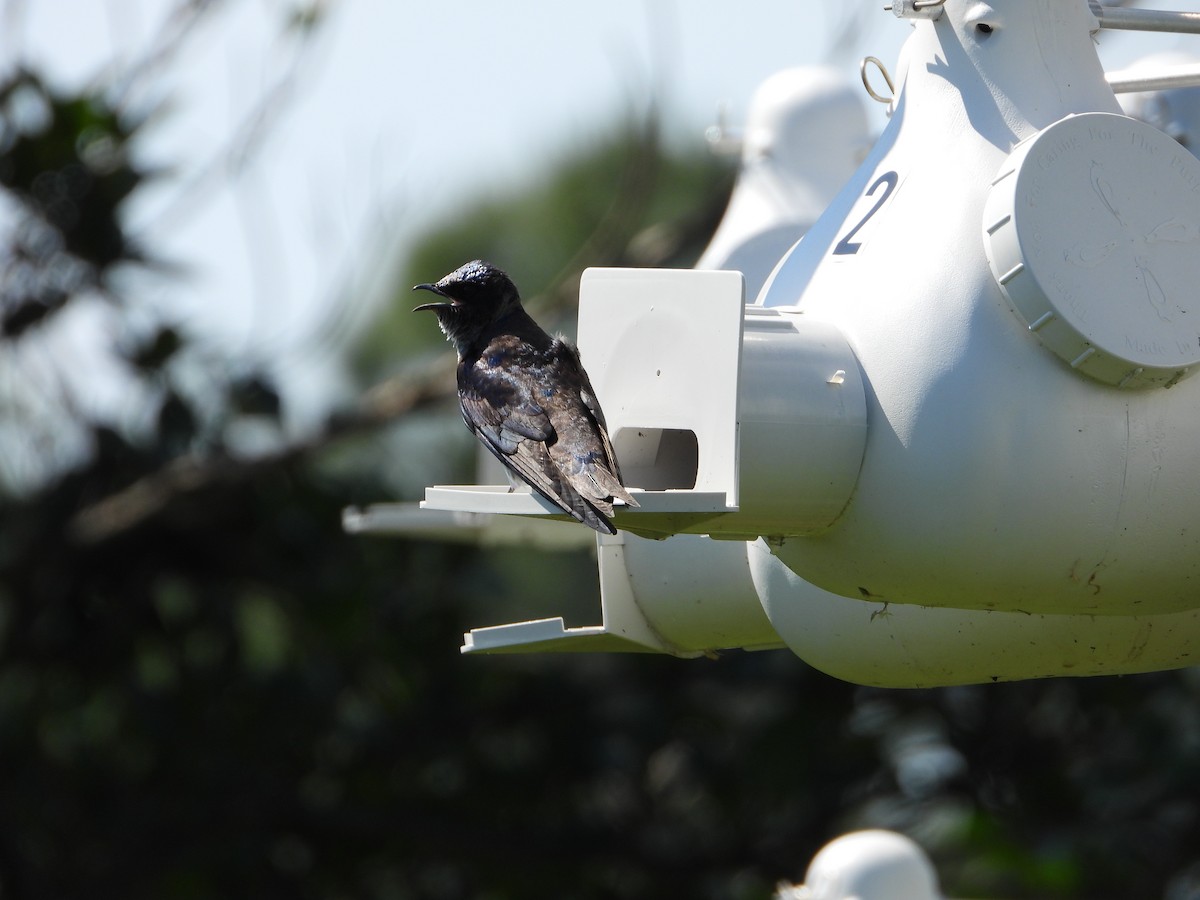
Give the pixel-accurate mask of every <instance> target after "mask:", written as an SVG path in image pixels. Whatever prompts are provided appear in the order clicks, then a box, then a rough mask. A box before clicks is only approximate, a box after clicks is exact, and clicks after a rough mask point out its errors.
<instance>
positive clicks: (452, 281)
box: [413, 260, 638, 534]
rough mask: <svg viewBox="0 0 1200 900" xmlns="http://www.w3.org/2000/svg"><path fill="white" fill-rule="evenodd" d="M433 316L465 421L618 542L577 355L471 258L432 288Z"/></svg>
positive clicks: (599, 434)
mask: <svg viewBox="0 0 1200 900" xmlns="http://www.w3.org/2000/svg"><path fill="white" fill-rule="evenodd" d="M413 290H414V291H418V290H420V291H431V292H432V293H434V294H437V296H438V297H439V299H438V300H435V301H433V302H431V303H425V304H422V305H421V306H418V307H416V309H414V310H413V312H417V311H419V310H429V309H431V310H433V311H434V312H435V313H436V314H437V318H438V324H439V325H440V326H441V329H442V331H443V332H445V334H446V337H447V339H448V340H449V341H450V342H451V343H452V344H454V348H455V350H456V351H457V352H458V400H459V404H460V406H461V407H462V415H463V421H464V422H466V423H467V427H468V428H470V429H471V431H472V432H473V433H474V434H475V436H476V437H478V438H479V440H480V441H481V442H482V443H483V445H484V446H485V447H486V448H487V449H488V450H489V451H491V453H492V455H494V456H495V457H496V458H497V459H499V460H500V462H502V463H503V464H504V465H505V466H506V467H507V468H508V469H509V470H510V471H511V472H513V473H515V474H516V475H517V476H518V477H520V478H521V480H523V481H525V482H526V483H527V484H528V485H529V486H530V487H531V488H533V489H534V490H535V491H537V492H538V493H539V494H541V495H542V496H543V497H545V498H546V499H547V500H549V501H550V502H551V503H553V504H554V505H555V506H557V507H558V508H559V509H561V510H562V511H563V512H565V513H567V514H568V515H570V516H571V517H573V518H574V519H576V520H578V521H580V522H583V523H584V524H585V525H588V526H589V527H591V528H594V529H595V530H596V531H599V532H602V533H604V534H616V533H617V529H616V528H615V527H614V526H613V524H612V521H611V516H612V514H613V501H614V500H621V501H622V502H624V503H626V504H627V505H629V506H637V505H638V503H637V501H636V500H634V499H633V497H631V496H630V495H629V492H628V491H627V490H625V487H624V485H623V484H622V481H621V471H620V469H619V468H618V466H617V458H616V455H615V454H614V453H613V448H612V443H611V442H610V441H609V438H608V432H607V429H606V426H605V424H604V414H603V413H602V412H601V410H600V404H599V402H598V401H597V400H596V393H595V391H594V390H593V389H592V383H591V381H590V380H589V379H588V376H587V372H585V371H584V369H583V365H582V364H581V363H580V361H579V351H578V350H577V349H576V348H575V347H574V346H573V345H571V344H570V343H568V342H567V341H565V340H563V339H561V338H552V337H550V335H548V334H547V333H546V332H545V331H543V330H542V328H541V326H539V325H538V324H537V322H535V321H534V320H533V319H532V318H531V317H530V316H529V314H528V313H526V312H525V308H524V307H523V306H522V305H521V297H520V295H519V294H518V292H517V288H516V285H514V284H513V282H512V280H511V279H510V278H509V277H508V275H506V274H505V273H504V272H502V271H501V270H500V269H498V268H496V267H495V266H493V265H490V264H489V263H485V262H483V261H482V260H474V261H472V262H469V263H467V264H466V265H463V266H460V267H459V268H457V269H455V270H454V271H453V272H451V273H450V274H449V275H447V276H446V277H445V278H443V279H441V280H440V281H437V282H434V283H432V284H418V285H416V286H415V287H414V288H413Z"/></svg>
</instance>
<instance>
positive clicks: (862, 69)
mask: <svg viewBox="0 0 1200 900" xmlns="http://www.w3.org/2000/svg"><path fill="white" fill-rule="evenodd" d="M867 63H874V64H875V68H877V69H878V70H879V74H880V75H882V76H883V80H884V81H885V82H887V86H888V90H889V91H891V92H892V94H891V96H890V97H884V96H883V95H882V94H879V93H878V92H876V90H875V88H873V87H871V80H870V79H869V78H868V77H867ZM858 74H859V75H861V76H862V83H863V87H864V88H866V89H867V95H868V96H869V97H870V98H871V99H872V100H878V101H879V102H880V103H891V102H892V100H894V99H895V97H896V86H895V85H894V84H892V76H891V75H889V74H888V70H887V66H885V65H884V64H883V62H882V60H880V59H879V57H877V56H864V57H863V60H862V62H861V63H859V64H858Z"/></svg>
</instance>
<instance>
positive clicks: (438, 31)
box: [0, 0, 1200, 379]
mask: <svg viewBox="0 0 1200 900" xmlns="http://www.w3.org/2000/svg"><path fill="white" fill-rule="evenodd" d="M174 5H175V4H174V3H168V2H166V0H108V2H100V0H93V2H88V3H80V2H79V0H37V2H27V3H24V4H21V5H20V7H21V8H23V9H24V12H23V15H22V16H21V17H20V18H19V19H18V20H15V21H9V22H5V23H3V24H4V25H5V26H7V27H5V28H4V29H3V36H2V37H0V54H3V58H4V59H5V60H6V61H7V62H12V61H14V60H16V59H19V58H25V59H29V58H34V59H40V60H47V61H48V62H49V67H50V69H51V71H52V72H54V73H56V75H57V76H58V77H59V78H61V79H63V80H65V81H77V80H78V79H83V78H90V77H93V76H95V75H96V74H97V73H98V72H99V71H100V67H101V65H102V64H104V63H105V62H108V61H111V60H112V59H113V58H116V59H118V60H121V61H123V62H126V63H127V62H128V61H129V60H132V59H134V58H137V57H138V56H139V55H140V51H141V50H142V49H143V48H144V47H145V46H146V45H147V43H148V42H149V40H150V38H151V37H152V36H153V35H154V34H155V33H156V31H157V29H158V27H159V26H160V24H161V22H162V20H163V17H164V15H165V13H166V12H167V11H169V10H170V9H172V8H173V7H174ZM293 5H295V4H292V3H288V2H284V0H262V2H257V3H247V2H244V0H238V2H233V3H227V4H225V6H224V7H221V8H219V11H218V13H217V14H216V15H214V16H212V17H211V19H210V21H209V22H208V23H207V24H206V25H205V26H204V30H203V31H202V32H201V34H200V36H199V39H198V40H193V41H191V42H190V43H189V44H188V45H187V49H186V52H185V54H184V55H183V56H181V57H179V58H177V59H175V60H173V61H172V64H171V65H170V66H169V67H167V68H165V69H164V70H163V74H162V76H161V77H160V78H159V79H158V80H157V81H156V88H155V91H156V92H157V93H159V94H161V96H162V97H163V98H168V99H170V100H171V102H172V107H173V110H174V112H173V113H172V115H171V116H169V117H168V118H167V119H166V120H165V121H164V123H163V124H162V126H161V127H159V128H158V129H157V130H156V131H155V132H154V134H153V135H152V138H153V139H152V141H150V142H149V144H148V147H149V150H150V152H151V155H152V156H154V157H157V158H160V159H162V160H163V161H167V162H170V163H171V164H173V165H174V166H176V167H177V169H178V175H177V178H176V179H175V180H173V181H171V182H169V183H167V184H166V186H165V188H164V189H163V190H162V191H159V192H158V193H157V194H156V195H154V196H150V197H147V198H146V201H145V202H143V203H142V204H141V205H140V206H139V207H137V209H136V210H135V211H134V215H133V219H134V222H135V224H140V225H141V226H142V227H144V228H146V229H147V230H149V231H150V232H151V233H152V237H153V240H154V241H155V242H156V244H157V245H158V246H165V247H166V248H167V249H168V250H169V251H170V252H171V253H172V254H173V255H175V256H176V257H177V258H179V259H181V260H183V261H184V262H186V263H187V264H188V265H189V267H190V269H191V276H190V277H189V279H188V280H187V281H186V282H185V283H184V284H183V285H179V284H176V283H172V284H168V285H163V286H162V287H161V290H162V291H163V293H164V295H169V296H170V297H171V300H172V303H173V304H176V305H177V306H178V305H179V304H180V303H182V308H183V309H184V310H186V314H187V315H188V317H189V318H191V319H193V320H194V321H195V322H197V323H198V324H202V325H203V327H204V329H205V330H206V331H208V332H210V333H212V334H213V335H217V336H220V338H221V340H223V341H233V342H235V343H244V344H245V345H246V346H247V347H250V346H260V345H263V344H264V343H265V344H266V346H268V347H270V348H272V349H271V350H270V351H269V352H270V353H271V354H272V355H273V356H275V357H277V358H281V359H283V360H285V362H286V360H287V358H288V357H289V355H290V354H292V353H293V352H296V353H299V352H301V351H300V350H295V351H293V347H295V346H296V344H297V342H302V341H303V340H305V339H306V338H308V337H310V336H311V334H312V333H313V331H314V330H316V329H319V328H320V327H322V326H321V324H320V323H322V322H323V318H324V317H323V313H324V311H325V310H327V309H328V306H329V304H330V303H331V302H335V301H337V302H345V292H346V289H347V286H349V290H350V292H351V293H352V294H355V295H364V296H370V295H372V294H373V293H378V285H379V284H380V283H382V281H383V280H384V279H383V278H381V277H378V276H380V275H381V271H380V269H381V266H382V265H383V262H384V260H385V259H386V258H388V257H389V256H394V255H395V254H394V253H389V251H394V250H396V249H397V248H399V249H400V250H401V251H402V250H403V246H404V244H405V242H406V239H408V238H410V237H411V236H412V235H413V234H415V233H419V232H420V231H421V230H423V229H426V228H429V227H432V226H433V224H435V223H437V222H440V221H442V220H443V219H444V218H445V217H446V216H448V215H451V214H453V210H454V209H455V208H456V206H457V204H458V202H459V201H461V200H462V199H463V198H464V197H466V196H470V195H473V194H477V193H479V192H481V191H489V190H504V189H506V188H507V187H508V186H510V185H512V184H513V183H514V182H515V183H521V182H522V181H529V180H532V179H535V178H536V177H537V170H538V166H539V165H540V164H544V162H545V161H546V160H548V159H552V158H553V157H554V156H555V155H557V154H559V153H561V152H562V151H563V150H564V148H567V147H569V146H571V145H572V144H573V143H577V142H581V141H584V140H586V139H587V138H588V136H590V135H594V134H597V133H598V132H599V131H600V129H602V128H603V127H605V126H606V125H608V124H610V123H612V122H613V121H614V119H615V116H616V114H617V112H618V111H620V110H622V109H627V108H629V107H630V106H631V105H632V106H635V107H640V105H641V104H644V103H645V102H646V100H647V98H648V97H649V96H650V95H651V94H652V93H653V92H654V91H656V90H657V91H658V93H659V96H660V97H661V98H662V100H663V107H664V111H665V112H666V113H667V117H668V121H669V123H670V125H671V132H672V135H673V137H674V139H675V140H676V141H690V142H693V143H695V144H696V145H698V146H700V145H702V144H703V132H704V128H705V127H706V126H707V125H709V124H711V123H712V121H713V119H714V116H715V110H716V107H717V105H718V103H721V102H726V103H727V104H728V108H729V113H730V119H731V122H732V123H733V124H737V123H738V122H739V121H740V120H741V117H742V115H743V114H744V111H745V109H746V105H747V102H748V100H749V98H750V95H751V94H752V93H753V91H754V88H755V87H756V86H757V85H758V84H759V83H760V82H761V81H763V80H764V79H765V78H766V77H767V76H768V75H770V74H771V73H773V72H775V71H778V70H779V69H782V68H785V67H788V66H792V65H798V64H810V63H832V64H834V65H836V66H838V67H840V68H844V69H845V71H846V74H847V77H848V78H857V65H858V60H859V59H860V58H861V57H862V56H864V55H866V54H873V55H876V56H878V57H880V58H881V59H883V60H884V61H885V62H886V63H887V64H888V65H889V66H891V67H893V68H894V63H895V58H896V54H897V51H898V49H899V46H900V44H901V43H902V42H903V40H904V38H905V36H906V35H907V33H908V26H907V24H905V23H904V22H902V21H900V20H897V19H896V18H894V17H893V16H892V15H891V14H890V13H887V12H884V11H883V9H882V5H883V4H882V0H858V2H856V3H853V4H851V3H848V2H828V3H815V2H811V0H804V2H802V0H739V2H738V3H736V4H733V3H721V4H718V3H712V2H706V3H699V2H692V3H686V2H681V0H676V2H670V0H611V2H608V3H604V4H587V5H584V4H578V3H552V2H547V0H542V2H532V0H524V2H522V0H510V2H508V3H504V4H484V3H479V2H464V0H442V2H438V3H419V2H411V0H403V2H388V0H331V2H329V3H327V4H326V8H327V13H328V21H327V22H326V25H325V27H324V29H323V30H322V32H321V33H320V36H319V39H318V41H317V44H316V46H315V48H313V50H312V51H311V52H310V53H308V54H307V55H306V56H304V57H303V60H302V64H301V66H300V68H299V70H298V78H297V79H296V80H295V82H294V87H295V93H294V95H292V96H291V98H290V100H289V101H288V102H287V103H286V104H281V105H280V108H282V109H283V113H282V117H281V118H280V119H279V120H278V121H277V122H275V124H274V126H273V128H272V129H271V130H270V132H269V139H268V140H267V142H266V143H265V144H264V145H263V146H262V148H261V150H260V152H259V153H258V154H257V155H256V156H255V157H254V158H253V160H252V162H251V163H250V164H249V165H247V166H245V167H243V168H241V169H238V170H237V171H236V175H235V176H234V177H232V178H214V179H212V180H210V181H200V182H198V183H199V185H200V187H198V188H197V189H196V190H195V191H194V193H193V194H191V195H190V199H189V200H188V201H187V202H186V203H184V204H182V205H181V206H177V207H174V209H176V210H182V211H183V212H182V214H179V215H172V214H169V211H170V210H171V209H172V207H171V206H170V203H171V202H172V198H174V197H175V196H176V195H177V192H178V190H179V187H180V185H183V184H188V183H189V180H190V179H194V178H196V176H197V174H198V173H200V172H202V171H203V166H204V164H205V163H206V162H207V161H209V160H211V159H212V158H213V156H214V154H215V153H216V151H217V150H218V149H219V148H220V147H222V146H223V145H224V142H225V141H226V140H227V139H228V136H229V134H230V133H231V132H233V131H234V130H235V129H236V127H237V126H238V124H239V123H240V122H241V121H242V120H243V118H244V117H245V115H246V114H247V112H248V111H249V110H251V109H252V108H253V106H254V103H255V101H256V100H257V99H258V98H260V97H261V96H262V95H263V93H264V92H265V91H267V90H268V89H269V86H270V85H271V83H272V82H273V80H274V79H275V78H276V77H278V75H279V74H280V73H281V72H284V71H286V70H287V67H288V64H289V61H290V60H291V59H292V58H293V53H292V45H290V44H289V43H288V42H286V41H284V42H281V41H279V40H278V37H277V35H278V22H279V21H280V19H281V18H282V17H283V15H284V12H285V11H286V10H287V9H289V8H291V7H292V6H293ZM1160 5H1170V6H1171V7H1172V8H1176V9H1197V8H1200V0H1180V2H1175V3H1171V4H1160ZM10 18H11V17H10ZM849 21H855V22H856V23H857V25H856V27H854V28H853V29H852V31H851V32H850V34H851V39H850V40H849V41H848V42H847V45H846V47H845V49H844V50H843V51H841V52H839V53H837V54H833V53H831V51H830V50H829V47H830V44H831V41H832V40H833V37H834V36H835V35H836V34H837V33H839V30H841V29H843V28H844V27H845V25H846V23H847V22H849ZM1191 47H1195V49H1196V51H1197V52H1200V36H1196V37H1175V36H1170V35H1160V36H1153V37H1145V36H1133V35H1126V34H1114V35H1110V36H1106V39H1105V46H1104V55H1105V59H1106V62H1107V63H1108V64H1109V65H1110V67H1118V66H1121V65H1125V64H1127V63H1128V62H1129V61H1130V60H1132V59H1134V58H1136V57H1137V56H1139V55H1141V54H1143V53H1145V52H1150V51H1151V50H1160V49H1181V48H1183V49H1187V48H1191ZM869 106H870V108H871V111H872V115H873V116H874V117H875V118H874V122H875V125H876V128H881V127H882V125H883V124H884V118H883V113H882V108H881V107H879V105H878V104H874V103H870V104H869ZM229 171H231V170H230V168H229V167H228V166H227V165H226V166H222V168H220V169H219V170H218V172H219V174H224V173H227V172H229ZM464 252H466V251H464ZM290 377H293V378H295V379H304V378H305V377H306V375H305V371H304V370H303V367H298V368H297V367H294V368H293V370H292V375H291V376H290Z"/></svg>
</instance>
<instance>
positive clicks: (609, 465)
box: [563, 341, 638, 506]
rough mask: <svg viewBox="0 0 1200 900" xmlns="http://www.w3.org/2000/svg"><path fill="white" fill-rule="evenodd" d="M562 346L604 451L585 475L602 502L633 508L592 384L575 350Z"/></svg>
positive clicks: (576, 349)
mask: <svg viewBox="0 0 1200 900" xmlns="http://www.w3.org/2000/svg"><path fill="white" fill-rule="evenodd" d="M563 344H564V346H565V347H566V348H567V350H568V352H569V354H570V357H571V359H572V360H573V361H574V363H575V366H576V367H577V368H578V369H579V375H580V379H579V382H580V384H581V385H582V387H581V388H580V391H579V399H580V400H582V401H583V405H584V406H585V407H586V408H587V411H588V413H589V414H590V415H591V417H592V421H593V423H594V424H595V431H596V433H597V434H598V435H599V436H600V446H601V448H602V450H603V451H604V460H603V463H602V464H600V465H596V464H595V463H593V464H592V465H589V466H586V469H587V474H588V476H589V477H590V480H592V481H593V482H595V483H596V486H597V488H598V489H599V490H601V491H603V492H604V494H603V497H604V498H605V499H607V498H608V497H619V498H620V499H621V500H623V501H625V503H627V504H628V505H629V506H637V505H638V502H637V501H636V500H634V499H633V497H631V496H630V495H629V492H628V491H627V490H625V485H624V483H623V479H622V478H621V467H620V465H619V464H618V463H617V454H616V451H614V450H613V446H612V441H611V440H610V439H609V437H608V424H607V423H606V422H605V421H604V412H603V411H602V410H601V409H600V401H599V400H597V399H596V391H595V389H594V388H593V387H592V380H591V379H590V378H588V374H587V370H586V369H584V368H583V363H582V362H581V361H580V359H579V350H578V348H576V347H575V346H573V345H572V344H568V343H566V342H565V341H564V342H563Z"/></svg>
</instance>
